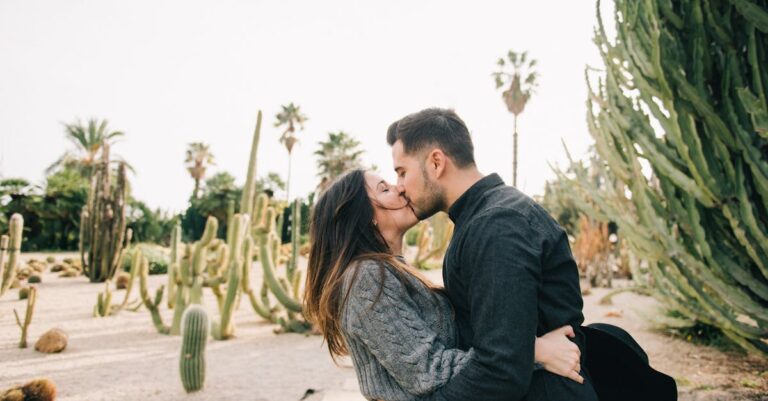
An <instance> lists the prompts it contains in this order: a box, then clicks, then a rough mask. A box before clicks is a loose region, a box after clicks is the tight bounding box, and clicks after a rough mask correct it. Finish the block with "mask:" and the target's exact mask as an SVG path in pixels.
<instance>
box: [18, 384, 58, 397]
mask: <svg viewBox="0 0 768 401" xmlns="http://www.w3.org/2000/svg"><path fill="white" fill-rule="evenodd" d="M21 391H22V392H23V393H24V400H35V401H53V400H55V399H56V385H55V384H53V381H52V380H50V379H37V380H32V381H31V382H29V383H27V384H25V385H23V386H21Z"/></svg>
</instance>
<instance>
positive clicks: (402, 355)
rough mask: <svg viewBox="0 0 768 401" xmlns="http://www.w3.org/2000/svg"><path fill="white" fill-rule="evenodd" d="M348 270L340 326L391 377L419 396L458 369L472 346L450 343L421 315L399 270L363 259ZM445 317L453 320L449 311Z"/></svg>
mask: <svg viewBox="0 0 768 401" xmlns="http://www.w3.org/2000/svg"><path fill="white" fill-rule="evenodd" d="M356 269H357V270H358V271H357V272H356V273H357V274H356V276H354V274H355V272H349V273H348V274H349V275H350V276H352V278H351V279H350V278H348V280H347V281H352V282H351V283H347V285H345V286H344V287H345V289H346V288H348V289H349V297H348V299H347V302H346V305H345V308H344V311H343V317H342V328H343V329H344V330H345V331H346V332H347V335H348V336H350V337H352V338H354V339H357V340H359V341H360V342H362V343H363V344H364V345H365V347H366V348H367V349H368V351H369V352H370V353H371V354H372V355H373V356H374V357H375V358H376V360H377V361H378V362H379V363H380V364H381V365H382V366H383V367H384V368H385V369H386V370H387V372H388V373H389V374H390V376H392V378H393V379H395V381H396V382H397V383H398V384H399V385H400V386H401V387H402V388H403V389H404V390H405V391H407V392H409V393H411V394H413V395H416V396H419V395H425V394H429V393H431V392H433V391H434V390H435V389H437V388H438V387H440V386H442V385H444V384H445V383H446V382H447V381H448V380H449V379H450V378H451V377H452V376H454V375H455V374H457V373H458V372H459V371H460V370H461V369H462V367H463V366H465V365H466V364H467V363H468V362H469V360H470V359H471V358H472V355H473V353H474V352H473V351H472V350H469V351H462V350H459V349H455V348H446V347H445V344H443V343H442V342H441V341H440V340H439V339H438V337H437V334H436V333H435V332H434V330H433V329H432V328H431V327H429V325H428V324H427V323H426V322H425V321H424V319H423V318H422V317H421V316H420V314H419V309H418V307H417V305H416V303H415V302H414V300H413V298H412V297H411V296H410V295H409V293H408V291H407V290H406V288H405V285H403V283H401V282H400V281H399V280H398V278H397V276H395V273H393V272H392V271H390V270H389V268H387V267H385V266H384V265H382V264H379V263H378V262H374V261H363V262H361V263H360V264H359V265H358V266H357V267H356ZM444 318H446V319H450V318H451V317H450V316H445V317H444Z"/></svg>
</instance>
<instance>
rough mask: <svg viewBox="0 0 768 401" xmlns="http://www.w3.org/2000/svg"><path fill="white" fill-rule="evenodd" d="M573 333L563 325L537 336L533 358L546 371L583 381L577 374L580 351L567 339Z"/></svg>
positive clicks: (579, 364)
mask: <svg viewBox="0 0 768 401" xmlns="http://www.w3.org/2000/svg"><path fill="white" fill-rule="evenodd" d="M574 335H575V334H574V332H573V328H572V327H571V326H563V327H561V328H559V329H557V330H553V331H550V332H549V333H547V334H545V335H543V336H541V337H537V338H536V352H535V358H536V362H537V363H539V364H541V365H542V367H543V368H544V369H545V370H547V371H548V372H552V373H554V374H556V375H559V376H563V377H567V378H569V379H571V380H573V381H575V382H578V383H584V378H583V377H581V376H580V375H579V371H581V363H580V362H579V361H580V358H581V351H580V350H579V347H578V346H577V345H576V344H574V343H573V342H572V341H571V340H569V339H568V337H573V336H574Z"/></svg>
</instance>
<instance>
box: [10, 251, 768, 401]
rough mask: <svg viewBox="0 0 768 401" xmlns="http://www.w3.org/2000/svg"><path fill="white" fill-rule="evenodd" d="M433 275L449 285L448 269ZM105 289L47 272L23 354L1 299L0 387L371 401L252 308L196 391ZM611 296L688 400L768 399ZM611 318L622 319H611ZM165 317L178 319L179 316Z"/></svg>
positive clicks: (305, 342)
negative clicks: (98, 307) (62, 339)
mask: <svg viewBox="0 0 768 401" xmlns="http://www.w3.org/2000/svg"><path fill="white" fill-rule="evenodd" d="M24 256H25V257H26V258H29V257H35V258H38V259H40V258H41V255H35V254H25V255H24ZM56 256H57V258H61V257H63V256H64V255H62V254H58V255H56ZM427 275H428V276H429V277H430V278H431V279H433V280H435V281H440V272H439V271H430V272H428V273H427ZM165 280H166V277H165V276H164V275H162V276H150V282H151V285H150V287H151V291H152V293H154V291H153V289H154V288H157V287H158V286H160V285H161V284H164V283H165ZM103 288H104V287H103V285H98V284H90V283H88V282H87V279H85V278H84V277H78V278H59V277H58V276H57V275H56V274H53V273H46V274H44V275H43V282H42V283H41V284H38V299H37V306H36V308H35V313H34V317H33V320H32V324H31V326H30V328H29V342H30V347H29V348H27V349H19V348H18V341H19V334H20V330H19V328H18V327H17V326H16V322H15V319H14V317H13V309H16V310H18V311H19V313H20V314H22V315H23V311H24V308H25V304H26V301H19V300H18V297H17V293H16V290H12V291H10V292H9V293H8V294H6V296H4V298H3V299H1V300H0V389H2V388H6V387H9V386H11V385H14V384H19V383H22V382H25V381H27V380H29V379H31V378H33V377H40V376H42V377H48V378H50V379H52V380H53V381H54V382H55V383H56V385H57V387H58V391H59V397H58V398H57V399H58V400H62V401H75V400H78V401H80V400H87V401H97V400H142V401H144V400H147V399H164V400H191V401H194V400H198V401H207V400H254V401H257V400H263V401H267V400H268V401H283V400H285V401H297V400H300V399H302V397H303V396H304V395H305V392H306V391H307V390H308V389H312V390H314V391H315V392H316V393H315V395H313V396H311V397H308V398H307V399H311V400H323V401H342V400H344V401H346V400H362V398H361V397H360V396H359V393H357V387H356V380H355V374H354V371H353V370H352V368H351V366H350V365H349V364H348V363H347V362H345V363H343V364H342V366H336V365H334V364H333V362H332V361H331V358H330V356H329V355H328V352H327V350H326V349H325V348H324V347H323V346H322V343H321V338H320V337H319V336H304V335H297V334H281V335H275V334H273V329H274V327H273V326H271V325H268V324H266V323H264V322H263V321H262V320H261V319H260V318H259V317H258V316H257V315H256V314H255V313H254V312H253V311H252V310H251V308H250V305H249V304H248V303H247V302H244V303H243V304H242V305H241V308H240V309H239V310H238V311H237V312H236V316H235V322H236V323H237V328H236V338H234V339H232V340H228V341H214V340H209V343H208V345H207V354H206V355H207V356H206V358H207V374H206V385H205V389H204V390H203V391H201V392H199V393H196V394H192V395H187V394H186V393H185V392H184V390H183V388H182V386H181V382H180V380H179V374H178V359H179V350H180V343H181V339H180V337H176V336H165V335H160V334H158V333H157V332H156V331H155V329H154V326H153V325H152V323H151V320H150V315H149V312H147V311H146V310H144V309H142V310H140V311H139V312H130V311H123V312H120V313H119V314H118V315H117V316H111V317H107V318H94V317H93V315H92V310H93V305H94V304H95V302H96V294H97V293H98V292H99V291H102V290H103ZM134 291H136V290H134ZM605 293H606V291H605V290H601V289H596V290H593V292H592V294H591V295H588V296H586V297H585V316H586V317H587V323H591V322H596V321H602V322H608V323H612V324H616V325H619V326H621V327H623V328H625V329H626V330H628V331H629V332H630V333H631V334H632V335H633V336H634V337H635V338H636V339H637V341H638V342H639V343H640V345H641V346H643V347H644V348H645V350H646V351H647V352H648V355H649V357H650V360H651V364H652V365H653V366H654V367H655V368H657V369H658V370H661V371H663V372H666V373H668V374H670V375H672V376H674V377H675V378H676V379H677V380H678V383H679V386H680V388H681V397H680V399H681V400H697V401H699V400H701V401H704V400H710V401H711V400H742V399H745V400H768V395H766V394H768V360H766V359H763V358H759V357H755V356H752V357H744V356H741V355H738V354H728V353H723V352H720V351H718V350H715V349H712V348H707V347H701V346H695V345H692V344H689V343H687V342H685V341H682V340H679V339H675V338H672V337H669V336H666V335H663V334H660V333H659V332H658V331H655V330H654V329H653V328H652V327H651V325H650V323H648V322H647V321H646V320H644V319H642V318H640V317H639V315H641V314H646V315H647V314H648V313H654V311H655V310H656V308H657V304H656V302H655V301H654V300H653V299H651V298H648V297H643V296H639V295H635V294H632V293H625V294H621V295H618V296H616V297H615V298H614V305H613V306H603V305H599V304H598V300H599V298H600V297H601V296H602V295H603V294H605ZM134 294H135V295H134V298H135V297H137V296H138V295H137V292H134ZM123 296H124V291H122V290H121V291H114V294H113V297H114V299H116V300H118V301H122V298H123ZM206 296H207V297H206V302H207V306H208V307H209V310H211V311H214V310H215V300H214V298H213V296H212V295H211V294H210V293H207V294H206ZM609 312H620V314H621V316H620V317H608V316H606V314H608V313H609ZM163 313H164V317H165V321H166V323H168V322H169V321H170V317H171V311H168V310H164V311H163ZM214 318H216V317H214ZM54 327H58V328H61V329H63V330H65V331H66V332H67V333H68V334H69V346H68V347H67V349H66V350H65V351H64V352H63V353H60V354H51V355H45V354H41V353H38V352H36V351H35V350H34V342H35V341H36V340H37V339H38V338H39V336H40V335H41V334H43V333H44V332H45V331H47V330H48V329H51V328H54Z"/></svg>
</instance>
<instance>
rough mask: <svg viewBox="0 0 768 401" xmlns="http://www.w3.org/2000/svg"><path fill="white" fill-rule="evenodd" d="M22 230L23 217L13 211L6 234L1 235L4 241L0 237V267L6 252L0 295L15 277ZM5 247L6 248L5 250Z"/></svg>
mask: <svg viewBox="0 0 768 401" xmlns="http://www.w3.org/2000/svg"><path fill="white" fill-rule="evenodd" d="M23 230H24V218H23V217H22V216H21V215H20V214H18V213H14V214H13V216H11V220H10V221H9V224H8V234H9V235H8V236H5V235H4V236H3V238H4V241H3V240H2V239H0V269H2V267H3V264H2V262H3V259H4V256H5V254H6V253H8V263H7V265H6V267H5V270H3V282H2V287H0V296H3V295H4V294H5V293H6V291H8V289H9V288H11V284H12V283H13V280H15V279H16V269H17V266H18V264H19V256H20V254H21V238H22V235H23ZM6 249H7V250H6Z"/></svg>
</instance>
